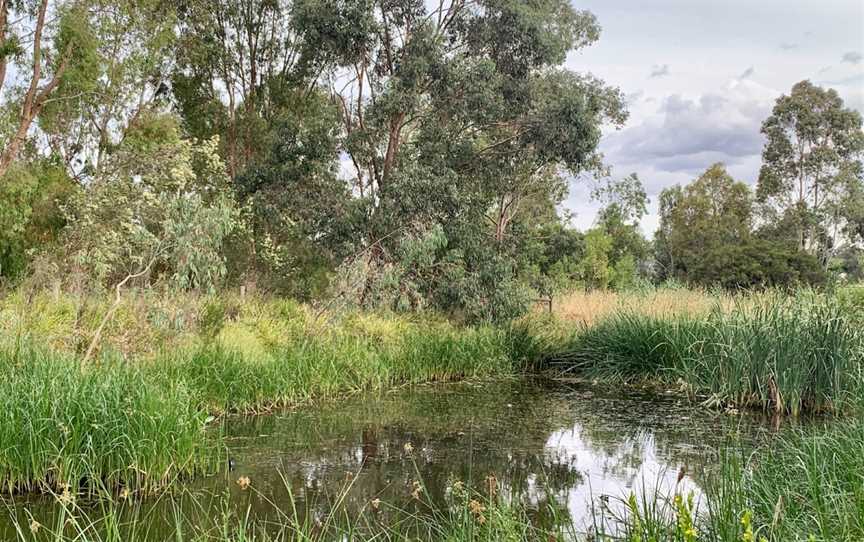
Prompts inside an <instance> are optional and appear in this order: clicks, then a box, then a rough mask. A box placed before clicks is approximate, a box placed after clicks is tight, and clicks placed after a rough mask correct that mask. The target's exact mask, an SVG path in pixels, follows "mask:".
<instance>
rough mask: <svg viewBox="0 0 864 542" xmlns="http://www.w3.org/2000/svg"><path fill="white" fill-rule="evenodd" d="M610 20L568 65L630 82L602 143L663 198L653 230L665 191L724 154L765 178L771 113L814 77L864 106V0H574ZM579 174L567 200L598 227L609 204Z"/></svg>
mask: <svg viewBox="0 0 864 542" xmlns="http://www.w3.org/2000/svg"><path fill="white" fill-rule="evenodd" d="M573 4H574V6H575V7H576V8H577V9H580V10H582V9H586V10H588V11H590V12H592V13H593V14H594V15H595V16H596V17H597V19H598V22H599V24H600V26H601V27H602V29H603V30H602V33H601V35H600V40H599V41H598V42H597V43H595V44H594V45H592V46H590V47H588V48H585V49H581V50H579V51H575V52H572V53H571V54H570V55H569V56H568V58H567V67H568V68H569V69H571V70H574V71H577V72H581V73H591V74H593V75H595V76H597V77H599V78H601V79H603V80H604V81H605V82H606V83H607V84H609V85H612V86H616V87H618V88H620V89H621V91H622V92H623V93H624V95H625V96H626V97H627V103H628V109H629V111H630V118H629V120H628V121H627V123H626V125H625V126H624V128H623V129H621V130H618V131H610V132H609V133H607V134H605V135H604V137H603V139H602V141H601V144H600V150H601V152H603V153H604V155H605V157H606V162H607V163H608V164H609V165H611V166H612V168H613V176H615V177H623V176H625V175H627V174H629V173H631V172H635V173H637V174H638V175H639V178H640V179H641V180H642V183H643V184H644V185H645V188H646V191H647V192H648V196H649V198H650V199H651V205H650V206H649V211H648V215H647V216H646V217H645V219H644V220H643V221H642V229H643V230H644V231H645V233H646V234H648V235H651V234H653V232H654V231H656V229H657V224H658V217H657V213H656V204H657V199H658V198H657V197H658V195H659V194H660V192H661V191H662V190H663V188H665V187H668V186H671V185H674V184H686V183H688V182H690V181H692V180H693V179H695V178H697V177H698V176H699V174H700V173H701V172H702V171H704V170H705V169H707V168H708V167H709V166H710V165H711V164H713V163H715V162H723V163H725V164H726V166H727V168H728V170H729V172H730V173H731V174H732V176H733V177H735V178H736V179H737V180H740V181H744V182H747V183H749V184H751V185H753V184H755V182H756V178H757V176H758V172H759V167H760V165H761V150H762V145H763V138H762V136H761V134H760V133H759V129H760V126H761V124H762V121H763V120H764V119H765V118H766V117H767V116H768V115H769V114H770V112H771V108H772V107H773V105H774V101H775V100H776V99H777V98H778V97H779V96H781V95H782V94H784V93H786V94H788V93H789V92H790V90H791V88H792V85H794V84H795V83H797V82H798V81H801V80H803V79H809V80H810V81H812V82H813V83H815V84H818V85H820V86H824V87H831V88H834V89H836V90H837V92H838V93H839V94H840V96H841V97H842V98H843V100H844V101H845V102H846V105H847V106H848V107H852V108H855V109H857V110H858V111H861V112H862V114H864V1H861V0H749V1H748V0H573ZM591 188H592V184H591V183H590V182H589V181H584V180H583V181H576V182H574V183H573V184H572V185H571V187H570V195H569V197H568V198H567V200H566V201H565V202H564V207H565V208H566V209H568V210H570V211H571V212H573V213H574V214H575V216H574V218H573V221H572V223H573V225H574V226H576V227H578V228H580V229H587V228H590V227H591V225H592V224H593V222H594V220H595V218H596V212H597V208H598V204H597V203H596V202H592V201H591V198H590V193H591Z"/></svg>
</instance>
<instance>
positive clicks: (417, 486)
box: [411, 480, 423, 500]
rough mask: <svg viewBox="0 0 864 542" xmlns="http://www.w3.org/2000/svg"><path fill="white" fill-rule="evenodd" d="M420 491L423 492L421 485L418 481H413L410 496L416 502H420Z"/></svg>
mask: <svg viewBox="0 0 864 542" xmlns="http://www.w3.org/2000/svg"><path fill="white" fill-rule="evenodd" d="M422 490H423V485H422V484H421V483H420V482H419V481H417V480H414V490H413V491H412V492H411V496H412V497H414V498H415V499H417V500H420V492H421V491H422Z"/></svg>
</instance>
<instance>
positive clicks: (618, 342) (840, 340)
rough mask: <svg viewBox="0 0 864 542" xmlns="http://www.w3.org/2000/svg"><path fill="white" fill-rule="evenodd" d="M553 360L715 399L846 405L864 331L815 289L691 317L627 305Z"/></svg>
mask: <svg viewBox="0 0 864 542" xmlns="http://www.w3.org/2000/svg"><path fill="white" fill-rule="evenodd" d="M550 357H551V358H552V359H553V362H554V363H555V364H557V366H559V367H561V368H562V369H564V370H566V371H568V372H569V373H571V374H576V375H581V376H585V377H588V378H595V379H605V380H610V379H612V380H623V381H628V382H646V381H647V382H660V383H662V384H665V385H667V386H676V387H681V388H683V390H684V391H686V392H687V393H689V394H690V395H691V396H700V397H701V398H702V399H707V401H708V402H710V403H713V404H717V405H726V406H734V407H756V408H763V409H766V410H769V409H770V410H773V411H776V412H781V413H790V414H799V413H801V412H803V411H825V410H828V411H837V410H841V409H843V408H846V407H848V406H850V405H852V404H854V403H855V402H857V401H858V399H860V397H861V393H862V390H864V387H862V367H864V335H862V330H861V329H860V327H859V326H858V324H857V322H856V320H855V316H854V314H853V312H852V311H849V310H847V309H845V308H844V307H843V306H842V305H841V304H839V303H838V302H837V300H836V299H835V298H833V297H828V296H824V295H820V294H815V293H810V292H802V293H801V294H800V295H799V296H798V297H783V296H780V295H776V294H775V295H768V296H762V297H755V298H747V299H744V300H740V301H739V302H737V303H735V304H734V305H732V306H719V305H718V306H715V307H714V308H713V309H711V310H708V311H705V312H703V313H696V314H692V313H691V314H686V315H680V314H671V315H657V314H654V313H647V312H639V311H638V310H633V309H628V310H623V311H622V312H618V313H614V314H612V315H610V316H607V317H605V318H603V319H601V320H599V321H598V322H596V323H595V324H594V325H592V326H588V327H585V328H583V330H582V331H581V332H579V333H577V334H575V336H574V337H573V338H572V339H571V340H570V341H569V342H568V343H567V344H564V345H562V346H561V348H560V350H559V351H558V353H557V354H554V355H552V356H550Z"/></svg>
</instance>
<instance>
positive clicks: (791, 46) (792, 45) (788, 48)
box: [780, 43, 798, 51]
mask: <svg viewBox="0 0 864 542" xmlns="http://www.w3.org/2000/svg"><path fill="white" fill-rule="evenodd" d="M780 48H781V49H783V50H784V51H791V50H793V49H797V48H798V44H797V43H781V44H780Z"/></svg>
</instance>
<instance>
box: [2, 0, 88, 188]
mask: <svg viewBox="0 0 864 542" xmlns="http://www.w3.org/2000/svg"><path fill="white" fill-rule="evenodd" d="M85 7H86V6H85V5H84V4H83V3H79V2H61V1H57V2H55V3H51V2H49V0H39V1H37V2H32V1H31V2H21V3H20V4H11V3H10V2H8V1H4V2H2V3H0V40H2V47H0V76H2V79H4V80H5V76H6V73H7V67H8V62H9V59H11V58H14V57H15V56H17V55H16V54H15V53H18V52H19V51H24V50H26V49H29V55H22V57H23V58H25V59H26V61H24V62H21V63H16V64H15V70H16V72H17V73H18V76H19V78H20V79H21V80H22V84H23V85H22V88H21V89H20V93H21V98H20V107H19V109H18V111H17V113H16V115H15V122H14V124H15V126H14V129H13V133H12V134H10V135H9V137H8V139H7V140H6V141H5V142H4V144H3V150H2V152H0V178H3V177H4V176H5V174H6V172H7V171H8V170H9V167H10V166H11V165H12V162H13V161H14V160H15V159H16V158H17V157H18V154H19V153H20V152H21V150H22V147H24V145H25V143H26V142H27V140H28V134H29V132H30V127H31V125H32V124H33V121H34V120H36V117H37V116H38V115H39V113H40V112H41V111H42V109H43V108H44V107H45V105H46V104H47V103H48V101H49V100H50V99H53V97H54V95H55V94H56V93H57V92H58V89H60V88H61V86H62V84H63V83H64V78H65V76H66V75H67V73H69V72H71V71H74V70H75V68H76V67H84V66H86V64H87V59H88V57H89V54H88V52H89V50H91V49H92V47H93V42H92V40H91V39H90V35H89V28H88V26H87V25H86V23H85V24H82V20H84V21H86V17H84V16H83V14H82V10H83V9H85ZM49 8H50V11H51V15H52V17H50V18H49ZM12 21H15V24H14V25H13V24H11V22H12ZM4 83H5V81H3V80H0V86H2V85H3V84H4ZM5 94H6V95H8V94H9V92H8V91H6V93H5Z"/></svg>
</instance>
